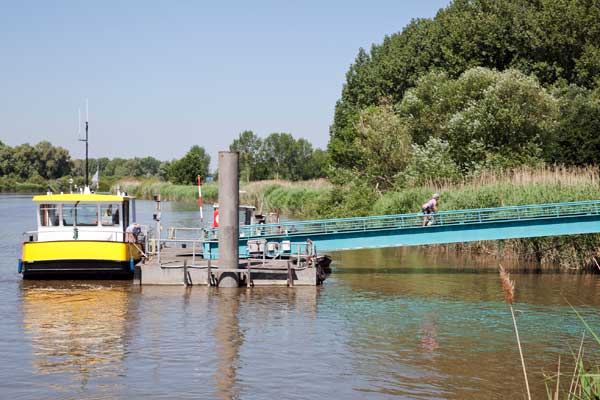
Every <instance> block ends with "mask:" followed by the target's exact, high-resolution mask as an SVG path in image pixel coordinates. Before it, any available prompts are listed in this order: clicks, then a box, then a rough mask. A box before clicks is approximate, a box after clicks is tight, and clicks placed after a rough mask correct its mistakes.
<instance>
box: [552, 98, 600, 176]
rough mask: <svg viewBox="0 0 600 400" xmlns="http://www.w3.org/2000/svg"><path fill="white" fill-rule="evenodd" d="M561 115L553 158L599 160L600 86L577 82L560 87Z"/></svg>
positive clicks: (582, 161) (576, 162)
mask: <svg viewBox="0 0 600 400" xmlns="http://www.w3.org/2000/svg"><path fill="white" fill-rule="evenodd" d="M557 96H558V97H559V102H560V118H559V122H558V126H557V131H556V138H557V139H556V146H555V147H554V148H553V149H552V152H551V155H550V157H549V158H550V161H552V162H558V163H562V164H567V165H569V164H571V165H592V164H598V155H599V154H600V88H598V89H595V90H594V91H590V90H587V89H584V88H581V87H577V86H568V87H563V88H560V89H558V90H557Z"/></svg>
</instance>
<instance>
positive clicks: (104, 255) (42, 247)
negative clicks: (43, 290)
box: [21, 240, 142, 278]
mask: <svg viewBox="0 0 600 400" xmlns="http://www.w3.org/2000/svg"><path fill="white" fill-rule="evenodd" d="M141 259H142V250H141V249H140V248H139V247H137V246H136V245H135V244H133V243H124V242H110V241H94V240H65V241H49V242H25V243H23V254H22V259H21V263H22V264H21V265H22V267H21V268H22V273H23V277H24V278H29V277H35V276H39V275H49V274H51V275H63V274H64V275H73V274H86V275H89V274H110V275H119V274H121V275H122V274H131V273H132V266H133V265H135V264H137V263H138V262H139V261H140V260H141Z"/></svg>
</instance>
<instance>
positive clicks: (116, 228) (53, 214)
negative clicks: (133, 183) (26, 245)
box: [33, 194, 135, 242]
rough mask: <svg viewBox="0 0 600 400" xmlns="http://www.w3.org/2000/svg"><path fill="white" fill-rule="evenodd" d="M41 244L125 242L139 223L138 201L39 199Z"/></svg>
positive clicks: (67, 196) (65, 196) (94, 196)
mask: <svg viewBox="0 0 600 400" xmlns="http://www.w3.org/2000/svg"><path fill="white" fill-rule="evenodd" d="M33 201H34V202H36V205H37V222H38V229H37V241H40V242H48V241H56V240H100V241H112V242H123V241H124V240H125V230H126V228H127V226H128V225H129V221H132V222H133V221H135V199H134V198H132V197H128V196H115V195H101V194H57V195H52V194H48V195H45V196H35V197H34V198H33Z"/></svg>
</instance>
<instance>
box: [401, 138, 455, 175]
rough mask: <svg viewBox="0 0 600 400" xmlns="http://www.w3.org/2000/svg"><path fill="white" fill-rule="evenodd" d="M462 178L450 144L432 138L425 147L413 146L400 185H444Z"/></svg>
mask: <svg viewBox="0 0 600 400" xmlns="http://www.w3.org/2000/svg"><path fill="white" fill-rule="evenodd" d="M460 178H461V173H460V169H459V168H458V165H456V163H455V162H454V160H453V159H452V153H451V151H450V145H449V144H448V142H446V141H444V140H442V139H439V138H436V137H431V138H430V139H429V141H428V142H427V143H425V144H424V145H418V144H413V145H412V158H411V160H410V162H409V164H408V166H407V168H406V171H405V173H404V174H402V175H401V176H400V177H399V179H398V183H399V184H400V186H404V185H409V186H419V185H430V184H432V185H442V184H444V183H447V182H456V181H458V180H459V179H460Z"/></svg>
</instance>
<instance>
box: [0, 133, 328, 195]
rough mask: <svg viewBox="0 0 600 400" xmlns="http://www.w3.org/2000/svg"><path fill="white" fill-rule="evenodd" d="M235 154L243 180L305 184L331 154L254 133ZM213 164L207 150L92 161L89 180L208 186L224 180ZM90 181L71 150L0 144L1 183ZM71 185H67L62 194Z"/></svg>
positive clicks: (282, 136)
mask: <svg viewBox="0 0 600 400" xmlns="http://www.w3.org/2000/svg"><path fill="white" fill-rule="evenodd" d="M230 149H231V150H232V151H233V150H238V151H240V170H241V171H240V177H241V179H243V180H244V179H245V180H260V179H272V178H279V179H290V180H301V179H312V178H319V177H323V176H324V175H325V171H326V168H325V165H326V159H327V157H326V154H325V152H324V151H322V150H320V149H313V147H312V144H311V143H310V142H308V141H307V140H306V139H303V138H300V139H295V138H294V137H293V136H292V135H291V134H289V133H273V134H271V135H269V136H267V137H266V138H264V139H261V138H259V137H257V136H256V135H254V133H252V132H251V131H244V132H243V133H241V134H240V135H239V137H238V138H237V139H235V140H234V141H233V143H232V144H231V145H230ZM210 161H211V158H210V155H209V154H208V153H207V152H206V150H205V149H204V148H203V147H201V146H198V145H193V146H192V147H191V148H190V150H189V151H188V152H187V153H186V154H185V155H184V156H183V157H182V158H179V159H173V160H170V161H161V160H158V159H156V158H154V157H134V158H129V159H127V158H113V159H109V158H107V157H101V158H90V159H89V160H88V174H89V176H90V178H91V177H92V176H93V174H94V173H95V172H96V171H99V173H100V177H101V178H104V179H107V178H108V179H110V180H111V181H113V180H115V179H118V178H122V177H134V178H150V177H158V178H159V179H161V180H163V181H169V182H172V183H175V184H194V183H196V179H197V176H198V175H200V176H201V178H202V179H203V180H205V179H206V178H207V177H208V176H214V177H216V176H217V175H218V172H217V171H214V172H212V174H211V171H210V170H209V167H210ZM84 176H85V160H82V159H72V158H71V155H70V154H69V151H68V150H67V149H65V148H62V147H59V146H53V145H52V144H51V143H50V142H48V141H42V142H39V143H38V144H36V145H33V146H32V145H30V144H28V143H25V144H21V145H18V146H15V147H11V146H8V145H6V144H4V143H3V142H1V141H0V178H1V179H2V180H3V181H7V180H10V181H14V182H31V183H35V184H39V185H43V184H44V183H45V182H46V181H48V180H60V179H62V180H65V179H68V178H71V177H73V178H76V182H77V183H79V184H81V183H82V182H83V180H84ZM65 185H67V184H66V183H65V182H63V183H62V185H61V188H62V187H63V186H65ZM0 187H3V186H2V185H0ZM66 187H67V188H68V185H67V186H66Z"/></svg>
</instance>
